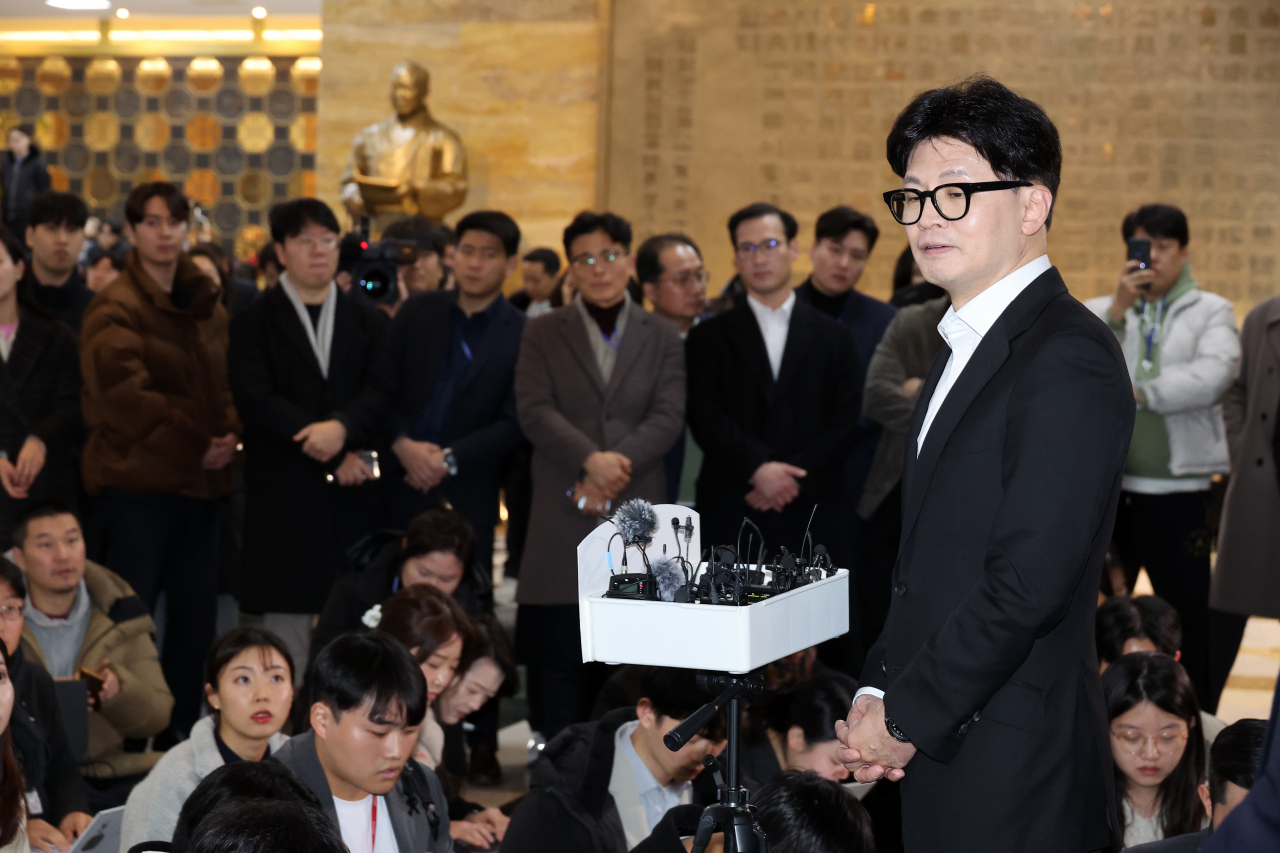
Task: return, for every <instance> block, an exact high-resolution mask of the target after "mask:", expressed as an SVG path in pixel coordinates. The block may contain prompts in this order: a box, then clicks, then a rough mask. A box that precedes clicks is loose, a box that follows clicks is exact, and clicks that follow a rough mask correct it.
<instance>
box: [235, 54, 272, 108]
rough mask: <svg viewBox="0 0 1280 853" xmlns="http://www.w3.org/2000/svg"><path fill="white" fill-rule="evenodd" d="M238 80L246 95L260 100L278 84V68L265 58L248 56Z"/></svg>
mask: <svg viewBox="0 0 1280 853" xmlns="http://www.w3.org/2000/svg"><path fill="white" fill-rule="evenodd" d="M237 79H238V80H239V81H240V89H241V90H242V91H244V93H245V94H247V95H251V96H253V97H255V98H260V97H262V96H263V95H265V94H267V92H270V91H271V87H272V86H274V85H275V84H276V66H275V64H274V63H272V61H271V60H270V59H267V58H266V57H265V56H247V57H245V60H244V62H241V63H240V72H239V74H238V77H237Z"/></svg>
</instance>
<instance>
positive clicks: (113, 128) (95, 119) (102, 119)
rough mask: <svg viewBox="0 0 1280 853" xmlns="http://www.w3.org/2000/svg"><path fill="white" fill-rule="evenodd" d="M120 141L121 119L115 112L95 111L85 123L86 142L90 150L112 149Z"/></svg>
mask: <svg viewBox="0 0 1280 853" xmlns="http://www.w3.org/2000/svg"><path fill="white" fill-rule="evenodd" d="M119 141H120V119H119V118H117V117H116V114H115V113H94V114H93V115H91V116H89V120H88V121H86V122H85V123H84V144H85V145H87V146H89V150H90V151H110V150H111V149H113V148H115V147H116V143H117V142H119Z"/></svg>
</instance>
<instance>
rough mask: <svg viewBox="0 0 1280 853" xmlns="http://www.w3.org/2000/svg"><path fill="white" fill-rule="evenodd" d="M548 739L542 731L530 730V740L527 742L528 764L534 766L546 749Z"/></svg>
mask: <svg viewBox="0 0 1280 853" xmlns="http://www.w3.org/2000/svg"><path fill="white" fill-rule="evenodd" d="M546 746H547V739H546V737H545V736H544V735H543V734H542V732H530V733H529V742H528V743H527V744H525V747H526V749H527V750H528V760H527V761H526V764H527V766H529V767H532V766H533V765H534V764H537V763H538V756H539V755H541V754H542V750H544V749H546Z"/></svg>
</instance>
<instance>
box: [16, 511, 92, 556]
mask: <svg viewBox="0 0 1280 853" xmlns="http://www.w3.org/2000/svg"><path fill="white" fill-rule="evenodd" d="M59 515H69V516H71V517H72V518H74V519H75V520H76V521H77V522H79V521H80V517H79V516H78V515H76V511H75V510H73V509H72V508H71V507H69V506H67V505H66V504H64V503H63V502H62V501H55V500H44V501H34V502H32V503H29V504H27V505H26V506H25V507H23V509H22V512H20V513H18V517H17V518H15V519H14V520H13V544H14V545H16V546H17V547H19V548H21V547H22V546H23V545H25V544H26V541H27V528H28V527H30V526H31V522H33V521H36V520H38V519H41V518H53V517H55V516H59Z"/></svg>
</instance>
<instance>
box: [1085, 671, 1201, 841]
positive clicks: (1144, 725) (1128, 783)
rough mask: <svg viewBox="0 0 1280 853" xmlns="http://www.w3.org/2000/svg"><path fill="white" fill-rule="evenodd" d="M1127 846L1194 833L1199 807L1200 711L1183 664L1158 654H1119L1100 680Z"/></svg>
mask: <svg viewBox="0 0 1280 853" xmlns="http://www.w3.org/2000/svg"><path fill="white" fill-rule="evenodd" d="M1102 691H1103V695H1104V697H1105V699H1106V703H1107V718H1108V720H1110V724H1111V754H1112V757H1113V758H1114V760H1115V774H1116V799H1117V804H1116V806H1117V810H1116V813H1117V814H1119V815H1120V816H1121V818H1122V819H1123V821H1124V823H1123V825H1124V845H1123V846H1124V847H1125V848H1128V847H1132V846H1134V845H1135V844H1144V843H1146V842H1149V841H1159V840H1161V839H1163V838H1170V837H1172V836H1175V835H1185V834H1187V833H1190V832H1199V831H1200V829H1201V828H1202V826H1203V825H1204V822H1205V812H1204V806H1203V805H1202V804H1201V802H1200V798H1199V794H1198V793H1197V791H1196V789H1197V787H1198V786H1199V784H1200V782H1201V781H1202V780H1203V779H1204V773H1205V767H1204V733H1203V731H1202V729H1201V727H1200V705H1199V703H1198V702H1197V701H1196V694H1195V690H1194V689H1193V688H1192V686H1191V680H1190V679H1188V678H1187V674H1186V672H1185V671H1183V669H1182V665H1181V664H1179V663H1178V662H1177V661H1175V660H1174V659H1173V658H1171V657H1169V656H1167V655H1162V654H1159V653H1150V652H1141V653H1138V654H1129V655H1124V656H1122V657H1121V658H1119V659H1118V660H1116V661H1115V663H1113V664H1112V665H1111V666H1109V667H1108V668H1107V671H1106V672H1104V673H1103V674H1102Z"/></svg>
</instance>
